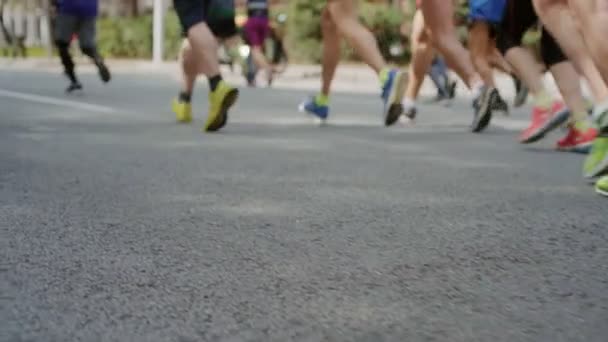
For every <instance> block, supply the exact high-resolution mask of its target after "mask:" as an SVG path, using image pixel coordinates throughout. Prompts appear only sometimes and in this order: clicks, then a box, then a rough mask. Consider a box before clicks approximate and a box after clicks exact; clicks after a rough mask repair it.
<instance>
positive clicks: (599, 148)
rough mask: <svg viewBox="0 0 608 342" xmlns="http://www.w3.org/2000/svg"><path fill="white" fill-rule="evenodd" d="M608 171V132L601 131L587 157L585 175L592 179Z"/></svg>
mask: <svg viewBox="0 0 608 342" xmlns="http://www.w3.org/2000/svg"><path fill="white" fill-rule="evenodd" d="M607 172H608V134H606V133H604V134H602V133H600V135H598V136H597V138H595V141H594V142H593V146H592V147H591V152H589V155H588V156H587V158H586V159H585V164H584V166H583V177H585V178H587V179H592V178H595V177H598V176H601V175H603V174H605V173H607Z"/></svg>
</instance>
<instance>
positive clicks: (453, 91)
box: [448, 81, 458, 100]
mask: <svg viewBox="0 0 608 342" xmlns="http://www.w3.org/2000/svg"><path fill="white" fill-rule="evenodd" d="M457 84H458V83H456V81H450V84H449V85H448V95H449V98H450V100H451V99H453V98H454V97H456V85H457Z"/></svg>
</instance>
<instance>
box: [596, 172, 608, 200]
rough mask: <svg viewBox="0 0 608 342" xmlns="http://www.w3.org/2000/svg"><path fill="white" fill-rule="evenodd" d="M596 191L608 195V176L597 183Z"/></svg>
mask: <svg viewBox="0 0 608 342" xmlns="http://www.w3.org/2000/svg"><path fill="white" fill-rule="evenodd" d="M595 192H597V193H598V194H600V195H603V196H606V197H608V176H604V177H602V178H600V179H599V180H598V181H597V182H596V183H595Z"/></svg>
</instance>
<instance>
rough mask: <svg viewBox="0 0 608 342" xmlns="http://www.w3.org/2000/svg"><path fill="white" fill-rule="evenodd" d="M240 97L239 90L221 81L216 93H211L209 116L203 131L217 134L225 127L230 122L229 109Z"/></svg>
mask: <svg viewBox="0 0 608 342" xmlns="http://www.w3.org/2000/svg"><path fill="white" fill-rule="evenodd" d="M238 97H239V91H238V89H236V88H234V87H232V86H229V85H228V84H227V83H226V82H224V81H220V83H219V84H218V85H217V88H216V89H215V91H212V92H210V93H209V114H208V116H207V121H206V122H205V127H204V128H203V130H204V131H206V132H215V131H217V130H219V129H220V128H222V127H224V125H226V122H227V121H228V109H230V107H232V105H234V103H235V102H236V100H237V99H238Z"/></svg>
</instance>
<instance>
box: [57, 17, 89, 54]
mask: <svg viewBox="0 0 608 342" xmlns="http://www.w3.org/2000/svg"><path fill="white" fill-rule="evenodd" d="M95 24H96V18H95V17H87V18H82V17H77V16H74V15H70V14H59V15H58V16H57V19H56V22H55V40H56V41H58V42H61V43H69V42H71V41H72V38H73V36H74V35H75V34H76V35H78V41H79V42H80V46H81V47H84V48H87V47H95V46H96V45H95V35H96V27H95Z"/></svg>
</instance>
